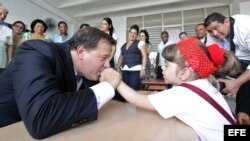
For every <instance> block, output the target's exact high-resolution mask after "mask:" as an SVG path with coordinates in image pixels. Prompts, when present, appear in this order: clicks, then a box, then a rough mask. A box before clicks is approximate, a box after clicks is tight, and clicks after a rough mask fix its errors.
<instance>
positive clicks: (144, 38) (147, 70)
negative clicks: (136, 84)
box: [140, 30, 152, 80]
mask: <svg viewBox="0 0 250 141" xmlns="http://www.w3.org/2000/svg"><path fill="white" fill-rule="evenodd" d="M140 40H141V41H143V42H145V48H146V51H147V64H146V68H145V75H144V77H143V78H142V80H149V79H150V74H151V71H152V70H151V62H150V59H149V54H150V52H151V50H152V44H151V43H150V41H149V34H148V32H147V30H141V31H140Z"/></svg>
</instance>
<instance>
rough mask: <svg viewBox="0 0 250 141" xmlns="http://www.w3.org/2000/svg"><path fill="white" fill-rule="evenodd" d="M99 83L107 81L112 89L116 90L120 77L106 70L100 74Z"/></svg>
mask: <svg viewBox="0 0 250 141" xmlns="http://www.w3.org/2000/svg"><path fill="white" fill-rule="evenodd" d="M99 81H100V82H103V81H107V82H108V83H109V84H110V85H112V86H113V88H114V89H116V88H117V87H118V85H119V84H120V82H121V75H120V73H119V72H117V71H115V70H114V69H112V68H108V69H105V70H104V71H103V72H102V73H101V77H100V79H99Z"/></svg>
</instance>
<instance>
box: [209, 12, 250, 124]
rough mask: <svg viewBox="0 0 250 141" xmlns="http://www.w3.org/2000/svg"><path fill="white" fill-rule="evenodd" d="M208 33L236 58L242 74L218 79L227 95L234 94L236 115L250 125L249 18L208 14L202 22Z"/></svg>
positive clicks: (247, 16) (245, 16)
mask: <svg viewBox="0 0 250 141" xmlns="http://www.w3.org/2000/svg"><path fill="white" fill-rule="evenodd" d="M204 23H205V26H206V29H207V31H208V33H209V34H210V35H211V36H213V37H215V38H217V39H219V40H221V41H223V42H225V41H226V42H227V44H224V45H228V46H226V47H225V48H228V49H230V50H231V51H233V52H234V53H235V55H236V56H237V57H238V59H239V61H240V63H241V66H242V73H240V74H239V75H238V77H236V79H233V80H225V79H220V80H219V81H221V82H224V83H225V85H226V87H225V88H224V89H223V90H222V91H223V92H224V93H227V94H228V95H231V96H235V95H236V94H237V95H236V114H237V116H238V119H239V121H242V123H243V121H244V123H243V124H245V123H246V124H250V94H249V91H250V26H249V24H250V16H249V15H234V16H232V17H225V16H224V15H222V14H220V13H212V14H210V15H209V16H208V17H207V18H206V19H205V21H204Z"/></svg>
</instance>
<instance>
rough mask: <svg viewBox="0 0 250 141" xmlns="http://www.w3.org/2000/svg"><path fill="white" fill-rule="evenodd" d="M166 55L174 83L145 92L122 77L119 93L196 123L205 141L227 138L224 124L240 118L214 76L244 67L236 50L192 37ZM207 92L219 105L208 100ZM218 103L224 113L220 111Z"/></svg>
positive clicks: (165, 68)
mask: <svg viewBox="0 0 250 141" xmlns="http://www.w3.org/2000/svg"><path fill="white" fill-rule="evenodd" d="M162 56H163V57H164V58H165V65H163V66H162V69H163V76H164V79H165V82H167V83H169V84H173V85H174V87H172V88H171V89H168V90H164V91H161V92H157V93H152V94H150V95H143V94H140V93H138V92H136V91H135V90H133V89H131V88H130V87H128V86H127V85H126V84H125V83H124V82H122V81H121V82H120V84H119V86H118V88H117V90H118V91H119V93H120V94H121V95H122V96H123V97H124V98H125V99H126V100H127V101H128V102H130V103H132V104H133V105H135V106H137V107H140V108H144V109H148V110H152V111H157V112H158V113H159V114H160V115H161V116H162V117H163V118H166V119H167V118H171V117H176V118H178V119H179V120H181V121H182V122H184V123H185V124H187V125H188V126H190V127H192V128H193V129H194V130H195V132H196V133H197V136H198V138H199V140H201V141H223V135H224V134H223V130H224V125H230V124H235V123H236V118H235V117H234V115H233V114H232V112H231V110H230V107H229V105H228V103H227V102H226V101H225V99H224V97H223V95H222V94H221V93H220V91H219V85H218V82H217V81H216V79H215V77H214V76H225V75H228V76H234V75H236V74H237V73H238V72H239V71H240V65H239V63H238V60H237V59H236V58H235V56H234V55H233V53H231V52H226V51H225V50H224V49H222V48H220V47H219V46H218V45H211V46H208V47H206V46H205V45H204V44H202V43H201V42H200V41H198V40H197V39H194V38H190V39H187V40H185V41H181V42H179V43H177V44H172V45H169V46H168V47H165V49H164V50H163V52H162ZM114 73H117V72H115V71H114V70H111V69H107V70H105V71H103V72H102V75H101V78H100V80H101V81H105V79H106V78H108V77H109V76H112V77H113V76H115V75H112V74H114ZM113 79H114V81H117V80H119V79H120V78H113ZM197 89H198V90H197ZM200 90H201V91H203V92H201V91H200ZM201 93H202V94H201ZM204 95H205V96H206V97H209V98H210V100H211V99H212V100H213V101H214V102H215V103H217V104H218V105H217V106H214V104H211V103H210V102H208V101H207V99H206V98H205V99H204V98H203V96H204ZM218 107H219V108H221V109H222V110H223V111H224V113H221V112H219V111H218V109H219V108H218Z"/></svg>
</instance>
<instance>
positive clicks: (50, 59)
mask: <svg viewBox="0 0 250 141" xmlns="http://www.w3.org/2000/svg"><path fill="white" fill-rule="evenodd" d="M84 81H85V82H84V83H85V84H86V83H88V81H87V80H84ZM93 84H95V83H93V82H89V84H88V86H91V85H93ZM97 114H98V109H97V102H96V97H95V95H94V92H93V91H92V90H91V89H90V88H87V89H80V90H79V91H76V77H75V73H74V67H73V63H72V59H71V55H70V47H69V44H68V42H66V43H52V42H51V43H48V42H45V41H41V40H28V41H26V42H24V43H23V44H22V45H21V46H20V47H19V48H18V49H17V51H16V54H15V56H14V58H13V60H12V63H11V64H9V65H8V66H7V68H6V70H5V71H4V72H3V73H2V74H1V76H0V127H1V126H5V125H9V124H12V123H15V122H18V121H20V120H23V122H24V124H25V126H26V128H27V130H28V132H29V133H30V135H31V136H32V137H34V138H38V139H41V138H45V137H48V136H50V135H53V134H55V133H58V132H61V131H63V130H66V129H69V128H71V127H74V126H77V125H79V124H81V123H85V122H89V121H93V120H96V119H97Z"/></svg>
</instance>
